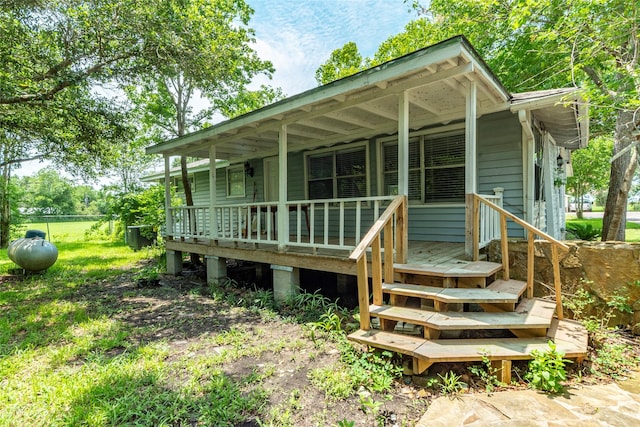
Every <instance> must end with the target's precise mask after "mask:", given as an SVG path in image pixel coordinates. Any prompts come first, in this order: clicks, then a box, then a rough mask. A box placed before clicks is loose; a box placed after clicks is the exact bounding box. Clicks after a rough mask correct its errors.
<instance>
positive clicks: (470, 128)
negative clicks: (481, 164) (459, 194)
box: [464, 82, 478, 193]
mask: <svg viewBox="0 0 640 427" xmlns="http://www.w3.org/2000/svg"><path fill="white" fill-rule="evenodd" d="M477 93H478V89H477V87H476V82H469V87H468V88H467V99H466V104H467V105H466V107H467V108H466V109H467V111H466V116H465V157H464V162H465V165H464V170H465V176H464V188H465V193H476V192H477V191H478V188H477V187H478V183H477V179H476V177H477V162H476V145H477V140H476V137H477V130H476V127H477V126H476V124H477V116H478V112H477V104H476V100H477Z"/></svg>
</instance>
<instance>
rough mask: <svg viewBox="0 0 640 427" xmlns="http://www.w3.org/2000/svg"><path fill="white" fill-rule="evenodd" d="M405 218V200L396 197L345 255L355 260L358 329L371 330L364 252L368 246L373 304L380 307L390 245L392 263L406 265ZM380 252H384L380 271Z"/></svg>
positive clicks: (388, 271) (390, 274)
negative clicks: (358, 309) (369, 250)
mask: <svg viewBox="0 0 640 427" xmlns="http://www.w3.org/2000/svg"><path fill="white" fill-rule="evenodd" d="M394 219H395V221H394ZM407 219H408V209H407V197H406V196H396V197H395V198H394V199H393V201H392V202H391V204H389V206H388V207H387V209H386V210H385V211H384V212H383V213H382V215H380V217H379V218H378V220H377V221H376V222H375V223H374V224H373V226H372V227H371V228H370V229H369V231H368V232H367V234H365V236H364V237H363V238H362V240H361V241H360V243H359V244H358V246H357V247H356V248H355V249H354V250H353V252H351V255H349V259H351V260H353V261H355V262H356V266H357V267H356V269H357V277H358V305H359V307H360V329H362V330H368V329H369V328H370V327H371V319H370V316H369V273H368V271H367V249H368V248H369V247H371V281H372V293H373V303H374V304H376V305H381V304H382V281H383V279H386V280H390V281H391V282H393V262H394V257H393V255H394V243H395V255H396V262H399V263H406V262H407V245H408V242H407V239H408V233H407ZM394 225H395V235H394ZM381 235H382V237H381ZM394 237H395V238H394ZM381 238H382V241H381ZM382 249H384V270H383V260H382V255H383V252H382Z"/></svg>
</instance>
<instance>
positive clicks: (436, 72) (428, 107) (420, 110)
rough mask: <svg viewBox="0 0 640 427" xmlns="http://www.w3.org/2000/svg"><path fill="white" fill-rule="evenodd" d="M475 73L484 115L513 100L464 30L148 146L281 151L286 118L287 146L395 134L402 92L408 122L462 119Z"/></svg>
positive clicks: (231, 156)
mask: <svg viewBox="0 0 640 427" xmlns="http://www.w3.org/2000/svg"><path fill="white" fill-rule="evenodd" d="M472 81H475V82H476V84H477V87H478V91H477V112H478V114H479V115H482V114H487V113H490V112H494V111H500V110H505V109H508V108H509V107H510V103H509V101H510V95H509V93H508V92H507V90H506V89H505V88H504V87H503V86H502V84H501V83H500V82H499V81H498V79H497V77H496V76H495V75H494V74H493V72H492V71H491V70H490V69H489V67H488V66H487V65H486V64H485V63H484V61H483V60H482V58H480V56H479V55H478V53H477V52H476V51H475V50H474V48H473V47H472V46H471V44H470V43H469V42H468V41H467V39H466V38H465V37H464V36H457V37H453V38H451V39H448V40H445V41H443V42H440V43H438V44H435V45H432V46H429V47H426V48H424V49H421V50H418V51H416V52H412V53H410V54H408V55H405V56H402V57H400V58H397V59H394V60H391V61H388V62H386V63H384V64H381V65H378V66H376V67H373V68H370V69H368V70H365V71H362V72H360V73H357V74H355V75H353V76H349V77H346V78H343V79H340V80H337V81H334V82H332V83H329V84H326V85H324V86H320V87H317V88H314V89H310V90H308V91H306V92H303V93H301V94H298V95H295V96H292V97H289V98H286V99H283V100H281V101H279V102H276V103H274V104H271V105H269V106H266V107H264V108H261V109H259V110H256V111H253V112H250V113H247V114H245V115H242V116H239V117H237V118H234V119H231V120H227V121H224V122H221V123H218V124H216V125H214V126H211V127H209V128H206V129H203V130H201V131H198V132H194V133H191V134H189V135H185V136H183V137H181V138H176V139H172V140H169V141H165V142H163V143H160V144H157V145H154V146H152V147H148V148H147V153H148V154H165V155H188V156H192V157H202V158H206V157H208V156H209V147H210V146H212V145H215V147H216V158H218V159H224V160H228V161H230V162H240V161H243V160H246V159H249V158H256V157H266V156H269V155H275V154H277V153H278V137H279V132H280V129H281V128H282V126H283V125H286V126H287V127H286V132H287V138H288V147H289V151H299V150H303V149H310V148H314V147H320V146H330V145H333V144H337V143H342V142H350V141H355V140H360V139H367V138H371V137H374V136H378V135H388V134H394V133H396V132H397V129H398V97H399V94H400V93H402V92H404V91H406V92H407V93H408V99H409V102H410V109H409V110H410V113H409V126H410V128H411V129H419V128H423V127H425V126H428V125H431V124H433V125H436V124H440V123H448V122H452V121H456V120H462V119H464V117H465V99H466V86H467V85H468V84H469V83H470V82H472Z"/></svg>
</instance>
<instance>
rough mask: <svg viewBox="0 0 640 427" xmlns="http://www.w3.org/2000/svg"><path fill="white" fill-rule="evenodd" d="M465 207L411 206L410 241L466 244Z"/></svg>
mask: <svg viewBox="0 0 640 427" xmlns="http://www.w3.org/2000/svg"><path fill="white" fill-rule="evenodd" d="M464 216H465V215H464V206H462V205H460V206H429V207H423V206H421V207H417V206H416V207H412V206H409V240H421V241H428V242H464Z"/></svg>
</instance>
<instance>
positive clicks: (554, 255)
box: [551, 245, 564, 320]
mask: <svg viewBox="0 0 640 427" xmlns="http://www.w3.org/2000/svg"><path fill="white" fill-rule="evenodd" d="M551 263H552V264H553V284H554V287H555V290H556V314H557V315H558V319H560V320H562V319H564V314H563V312H562V282H561V281H560V261H559V258H558V248H557V246H556V245H551Z"/></svg>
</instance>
